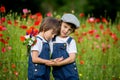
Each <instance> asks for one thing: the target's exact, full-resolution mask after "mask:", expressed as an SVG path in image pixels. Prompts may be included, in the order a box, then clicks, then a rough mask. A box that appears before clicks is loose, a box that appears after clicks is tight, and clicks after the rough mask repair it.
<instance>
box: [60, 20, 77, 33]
mask: <svg viewBox="0 0 120 80" xmlns="http://www.w3.org/2000/svg"><path fill="white" fill-rule="evenodd" d="M62 22H64V21H62V20H61V21H60V24H62ZM65 23H67V24H68V25H69V26H70V27H71V28H72V29H73V31H72V32H75V29H77V27H76V26H75V25H74V24H72V23H69V22H65Z"/></svg>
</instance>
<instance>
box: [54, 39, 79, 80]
mask: <svg viewBox="0 0 120 80" xmlns="http://www.w3.org/2000/svg"><path fill="white" fill-rule="evenodd" d="M71 40H72V38H71V37H70V38H68V40H67V43H53V53H52V59H55V58H59V57H63V58H64V59H66V58H68V57H69V54H68V52H67V51H66V47H67V45H69V44H70V42H71ZM53 41H55V38H54V39H53ZM52 73H53V77H54V78H55V80H79V76H78V72H77V68H76V63H75V62H73V63H71V64H67V65H63V66H60V67H58V66H54V67H53V70H52Z"/></svg>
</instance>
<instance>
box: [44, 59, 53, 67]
mask: <svg viewBox="0 0 120 80" xmlns="http://www.w3.org/2000/svg"><path fill="white" fill-rule="evenodd" d="M54 64H55V62H54V61H53V60H49V61H48V62H47V63H45V65H47V66H53V65H54Z"/></svg>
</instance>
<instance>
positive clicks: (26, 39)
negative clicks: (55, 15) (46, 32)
mask: <svg viewBox="0 0 120 80" xmlns="http://www.w3.org/2000/svg"><path fill="white" fill-rule="evenodd" d="M37 34H38V29H35V28H34V27H30V28H29V29H28V30H27V31H26V35H25V36H21V37H20V40H21V41H22V42H23V45H25V46H27V53H30V48H31V46H33V45H34V44H35V43H36V42H37V40H36V35H37Z"/></svg>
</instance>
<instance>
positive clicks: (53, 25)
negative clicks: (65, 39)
mask: <svg viewBox="0 0 120 80" xmlns="http://www.w3.org/2000/svg"><path fill="white" fill-rule="evenodd" d="M50 29H53V31H54V32H53V33H57V34H58V32H59V30H60V22H59V20H57V19H55V18H52V17H45V18H44V19H43V21H42V23H41V25H40V28H39V32H42V31H48V30H50Z"/></svg>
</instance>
